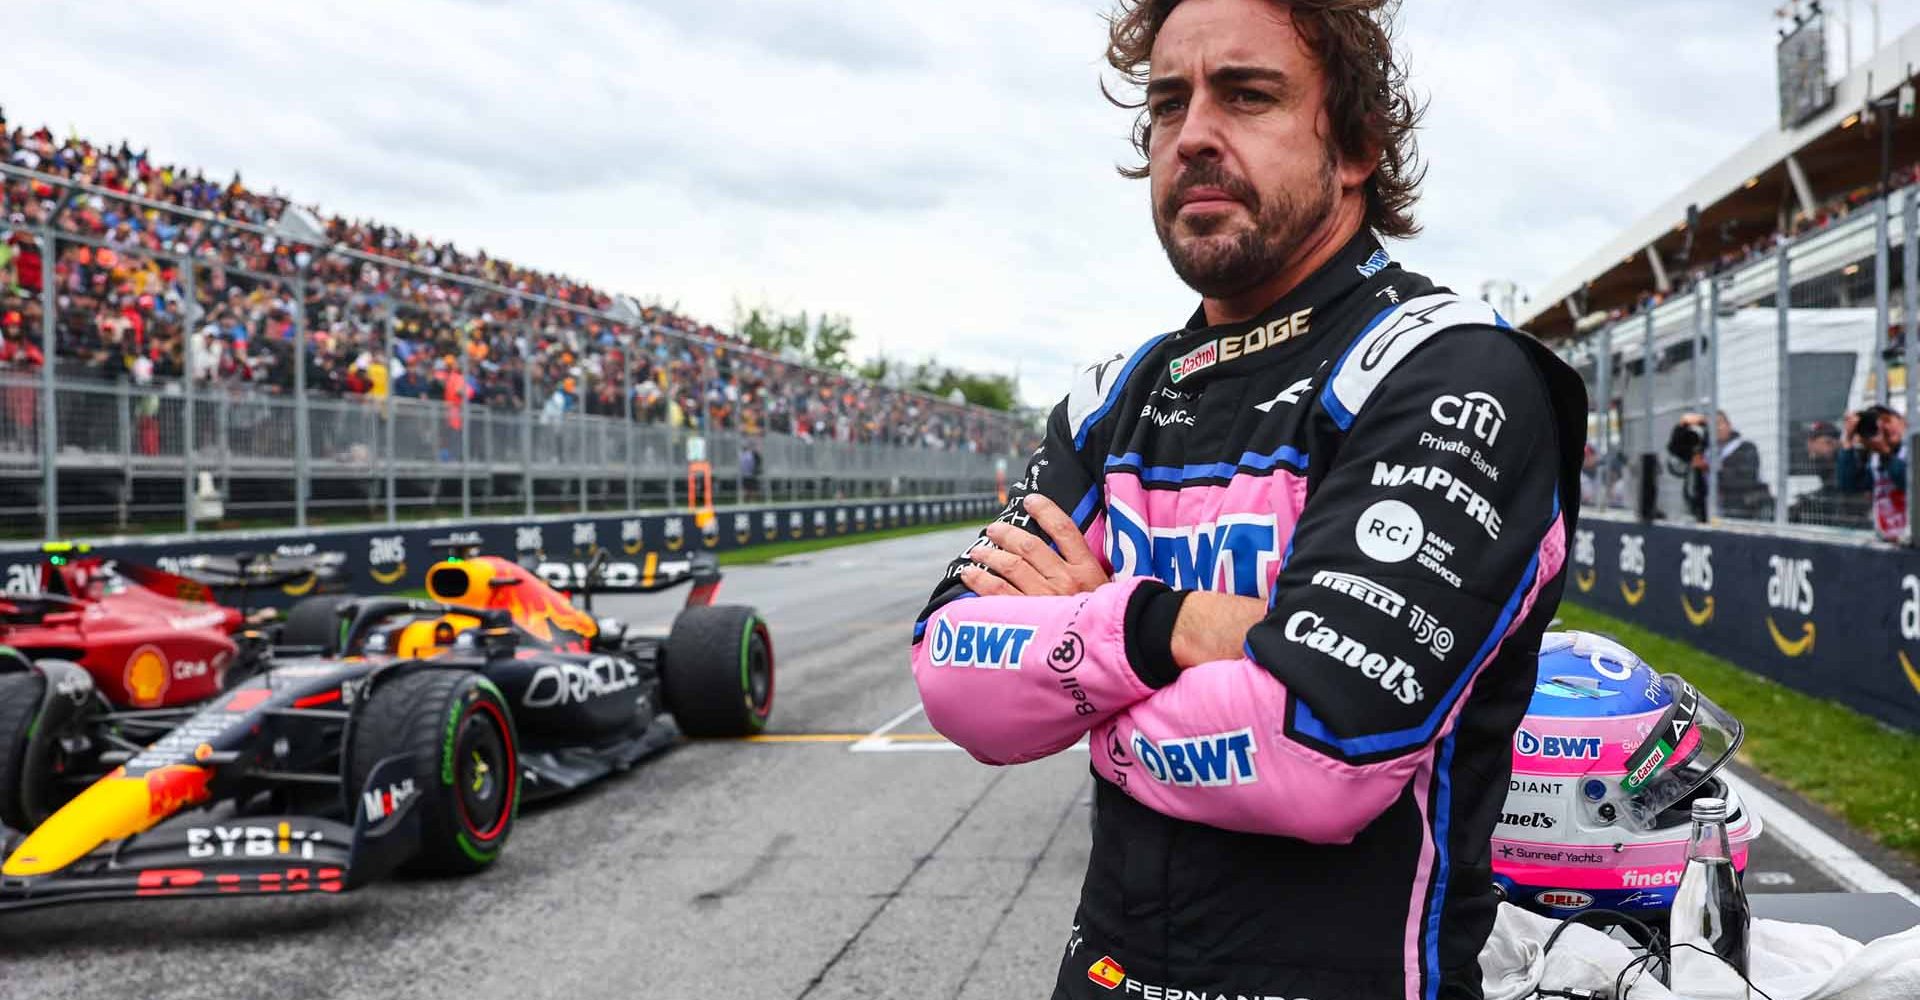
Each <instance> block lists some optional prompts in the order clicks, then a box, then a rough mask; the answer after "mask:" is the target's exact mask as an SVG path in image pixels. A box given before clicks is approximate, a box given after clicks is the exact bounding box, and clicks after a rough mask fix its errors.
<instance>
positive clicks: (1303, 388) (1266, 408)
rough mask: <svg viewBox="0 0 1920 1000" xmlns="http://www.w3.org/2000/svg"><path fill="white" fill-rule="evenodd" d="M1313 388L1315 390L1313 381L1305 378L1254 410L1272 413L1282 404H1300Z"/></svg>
mask: <svg viewBox="0 0 1920 1000" xmlns="http://www.w3.org/2000/svg"><path fill="white" fill-rule="evenodd" d="M1312 388H1313V380H1312V379H1310V378H1303V379H1301V380H1299V381H1298V382H1295V383H1293V384H1292V385H1290V386H1287V387H1286V388H1285V389H1282V390H1280V395H1278V396H1275V397H1273V398H1272V399H1269V400H1267V401H1266V402H1264V403H1261V404H1259V405H1258V406H1255V407H1254V409H1256V410H1259V411H1260V412H1261V413H1272V412H1273V408H1274V407H1276V406H1279V405H1280V404H1281V403H1298V402H1299V401H1300V398H1301V397H1302V396H1304V395H1306V393H1307V390H1309V389H1312Z"/></svg>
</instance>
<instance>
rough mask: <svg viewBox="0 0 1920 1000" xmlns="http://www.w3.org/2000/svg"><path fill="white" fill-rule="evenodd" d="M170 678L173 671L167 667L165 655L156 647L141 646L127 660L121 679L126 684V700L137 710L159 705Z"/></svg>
mask: <svg viewBox="0 0 1920 1000" xmlns="http://www.w3.org/2000/svg"><path fill="white" fill-rule="evenodd" d="M172 677H173V671H172V670H171V669H170V668H169V667H168V666H167V657H166V654H164V653H162V652H160V649H159V647H157V646H141V647H140V648H139V649H136V650H134V652H133V655H132V656H130V657H128V658H127V669H126V673H125V674H124V675H123V677H122V679H123V680H124V681H125V682H126V683H125V687H126V689H127V700H129V701H131V702H133V704H134V705H135V707H138V708H151V707H153V706H155V705H158V704H160V699H161V698H163V697H165V696H166V693H167V683H168V681H169V680H171V679H172Z"/></svg>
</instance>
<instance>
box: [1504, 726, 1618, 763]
mask: <svg viewBox="0 0 1920 1000" xmlns="http://www.w3.org/2000/svg"><path fill="white" fill-rule="evenodd" d="M1600 742H1601V741H1600V737H1598V736H1553V735H1548V736H1535V735H1534V734H1533V733H1531V732H1528V731H1527V730H1526V729H1519V730H1516V731H1515V732H1514V734H1513V749H1514V750H1515V751H1516V752H1518V753H1519V754H1520V756H1522V757H1544V758H1546V759H1548V760H1599V759H1600Z"/></svg>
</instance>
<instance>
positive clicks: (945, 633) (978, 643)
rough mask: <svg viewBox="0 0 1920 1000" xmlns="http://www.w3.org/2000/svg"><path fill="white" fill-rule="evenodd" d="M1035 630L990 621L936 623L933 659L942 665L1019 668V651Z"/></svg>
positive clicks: (943, 621) (992, 668)
mask: <svg viewBox="0 0 1920 1000" xmlns="http://www.w3.org/2000/svg"><path fill="white" fill-rule="evenodd" d="M1033 635H1034V630H1033V629H1032V628H1031V627H1029V626H1024V625H995V624H992V623H988V622H949V621H947V620H946V619H944V618H942V619H940V620H939V621H936V622H934V625H933V649H932V660H933V663H934V665H935V666H941V667H979V668H981V669H984V670H1018V669H1020V654H1021V653H1024V652H1026V649H1027V643H1029V642H1032V641H1033Z"/></svg>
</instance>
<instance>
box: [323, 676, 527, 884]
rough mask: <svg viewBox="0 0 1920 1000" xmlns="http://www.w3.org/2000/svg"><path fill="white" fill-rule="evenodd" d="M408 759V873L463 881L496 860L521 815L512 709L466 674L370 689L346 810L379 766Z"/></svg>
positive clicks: (351, 761)
mask: <svg viewBox="0 0 1920 1000" xmlns="http://www.w3.org/2000/svg"><path fill="white" fill-rule="evenodd" d="M395 754H406V755H408V756H409V757H410V758H411V759H412V761H413V768H412V778H413V787H414V794H415V795H416V796H417V798H416V800H415V801H414V803H413V808H414V809H415V810H417V811H418V812H419V814H420V850H419V853H417V854H416V855H414V857H413V859H412V860H411V861H409V862H408V863H407V864H406V865H405V868H406V869H407V870H408V871H413V872H422V873H433V874H444V875H466V874H471V873H473V872H477V871H480V870H482V869H484V868H486V867H487V866H488V865H491V864H493V862H494V861H495V859H497V858H499V856H500V850H501V848H503V847H505V846H506V843H507V837H508V835H509V834H511V833H512V832H513V821H514V817H515V815H516V814H517V813H518V812H519V811H520V753H519V741H518V738H517V737H516V736H515V733H514V728H513V712H512V711H511V710H510V709H509V708H508V707H507V700H506V698H505V696H503V695H502V694H501V693H500V689H499V688H497V687H494V685H493V682H492V681H489V680H487V679H486V678H485V677H483V676H481V675H479V674H477V673H473V672H471V671H466V670H423V671H419V672H417V673H410V674H406V675H403V676H401V677H396V678H394V679H393V680H390V681H388V682H386V683H384V684H381V685H379V686H378V687H376V688H374V690H373V697H371V698H370V699H368V700H367V702H366V704H365V706H364V707H363V708H362V709H361V710H360V713H359V716H358V717H357V718H356V719H355V720H354V726H353V736H352V744H351V746H350V747H349V748H348V758H347V759H348V769H347V778H348V784H347V803H346V804H347V807H348V809H347V813H348V815H349V816H354V815H357V810H358V808H359V805H360V795H361V792H362V790H363V788H364V786H365V784H366V780H367V774H368V772H370V771H372V770H373V768H374V766H375V765H377V764H379V763H380V762H381V761H382V760H385V759H386V758H388V757H391V756H394V755H395Z"/></svg>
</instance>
